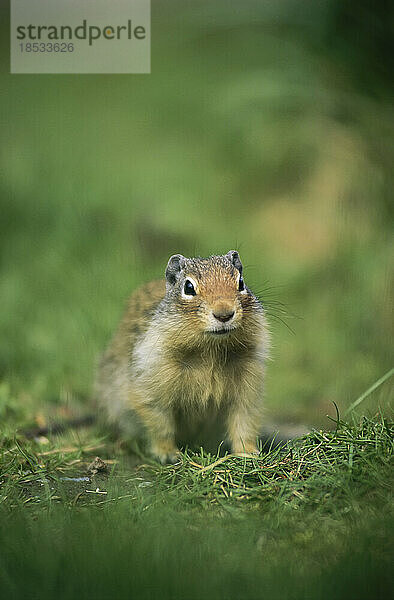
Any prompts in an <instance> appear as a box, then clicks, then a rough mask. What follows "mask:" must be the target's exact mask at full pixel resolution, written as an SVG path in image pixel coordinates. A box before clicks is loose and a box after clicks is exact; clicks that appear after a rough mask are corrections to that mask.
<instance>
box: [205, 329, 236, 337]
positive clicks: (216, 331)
mask: <svg viewBox="0 0 394 600" xmlns="http://www.w3.org/2000/svg"><path fill="white" fill-rule="evenodd" d="M231 331H233V329H232V328H230V327H226V328H225V329H224V328H223V329H210V330H209V331H208V333H212V334H213V335H224V334H225V333H230V332H231Z"/></svg>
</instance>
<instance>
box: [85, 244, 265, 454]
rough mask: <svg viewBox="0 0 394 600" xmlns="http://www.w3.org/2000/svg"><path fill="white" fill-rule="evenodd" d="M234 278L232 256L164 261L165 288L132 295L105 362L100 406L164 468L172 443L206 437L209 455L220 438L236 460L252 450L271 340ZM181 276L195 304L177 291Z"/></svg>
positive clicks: (254, 303) (237, 269)
mask: <svg viewBox="0 0 394 600" xmlns="http://www.w3.org/2000/svg"><path fill="white" fill-rule="evenodd" d="M240 273H242V265H241V263H240V261H239V257H238V254H237V253H236V252H234V251H232V252H230V253H228V254H227V255H224V256H213V257H210V258H208V259H199V258H197V259H185V258H184V257H181V256H180V255H176V256H175V257H171V259H170V261H169V263H168V267H167V271H166V281H164V280H163V281H154V282H151V283H148V284H146V285H144V286H142V287H141V288H139V289H138V290H137V291H136V292H134V294H132V296H131V298H130V301H129V304H128V307H127V310H126V313H125V315H124V317H123V319H122V321H121V323H120V326H119V328H118V330H117V332H116V334H115V336H114V338H113V340H112V342H111V344H110V346H109V348H108V350H107V351H106V353H105V354H104V356H103V359H102V361H101V364H100V368H99V371H98V375H97V381H96V395H97V398H98V400H99V402H100V403H101V405H102V406H103V407H104V408H105V410H106V413H107V414H108V416H109V419H110V420H112V421H113V422H116V423H118V424H121V425H122V424H123V425H124V426H125V427H128V430H129V435H130V436H135V437H141V436H143V437H145V438H146V439H147V440H148V442H149V446H150V451H151V453H152V454H153V455H155V456H156V457H158V458H159V459H160V460H161V461H162V462H168V461H174V460H175V459H176V454H177V449H178V447H177V445H176V442H177V441H178V443H179V444H182V445H185V444H189V445H190V444H191V443H192V442H193V441H197V442H198V443H201V442H202V441H203V440H204V439H205V434H206V433H207V432H208V437H209V436H210V437H211V438H213V443H214V447H217V445H218V444H219V443H220V442H221V441H222V440H223V439H224V436H226V438H227V439H228V441H229V443H230V445H231V448H232V450H233V452H237V453H239V452H247V453H248V452H254V451H256V450H257V446H256V439H257V436H258V434H259V432H260V430H261V421H262V384H263V374H264V360H265V357H266V355H267V348H268V333H267V327H266V322H265V317H264V313H263V309H262V307H261V305H260V303H259V302H258V300H257V299H256V298H255V296H254V295H253V294H252V292H251V291H250V290H248V289H245V290H244V291H243V292H240V291H239V290H238V286H239V283H238V281H239V277H240ZM188 278H190V280H192V281H193V282H194V283H195V286H196V290H195V291H196V294H195V295H194V296H189V295H187V296H185V295H184V294H183V293H182V290H184V283H185V280H186V279H188ZM232 312H234V315H233V316H232V317H231V319H230V320H229V321H228V323H227V322H224V323H222V321H220V320H218V319H222V318H225V319H227V318H228V315H231V313H232ZM215 315H216V317H215ZM226 315H227V316H226ZM230 328H231V329H230ZM221 330H225V331H226V332H227V331H228V332H227V333H224V334H222V335H221V334H218V333H217V331H221ZM203 443H204V442H203Z"/></svg>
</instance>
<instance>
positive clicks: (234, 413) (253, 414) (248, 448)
mask: <svg viewBox="0 0 394 600" xmlns="http://www.w3.org/2000/svg"><path fill="white" fill-rule="evenodd" d="M260 427H261V409H260V407H259V406H258V404H257V403H256V401H253V400H250V399H249V400H248V399H247V398H239V400H238V402H237V403H235V402H234V404H233V405H232V406H231V408H230V411H229V413H228V417H227V434H228V439H229V441H230V444H231V450H232V452H234V453H235V454H252V453H256V452H257V453H258V452H259V447H258V436H259V433H260Z"/></svg>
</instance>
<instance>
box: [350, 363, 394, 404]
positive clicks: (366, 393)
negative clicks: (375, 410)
mask: <svg viewBox="0 0 394 600" xmlns="http://www.w3.org/2000/svg"><path fill="white" fill-rule="evenodd" d="M393 374H394V368H392V369H390V370H389V371H387V373H385V374H384V375H383V376H382V377H381V378H380V379H378V380H377V381H375V383H374V384H372V385H371V387H369V388H368V389H367V390H366V391H365V392H364V393H363V394H361V396H360V397H359V398H357V400H355V401H354V402H352V403H351V405H350V406H349V407H348V408H347V410H346V411H345V415H347V414H349V413H350V412H351V411H352V410H354V409H355V408H356V407H357V406H358V405H359V404H361V402H362V401H363V400H365V398H367V397H368V396H369V395H370V394H372V392H374V391H375V390H376V389H377V388H378V387H379V386H380V385H382V383H384V382H385V381H387V379H390V377H391V376H392V375H393Z"/></svg>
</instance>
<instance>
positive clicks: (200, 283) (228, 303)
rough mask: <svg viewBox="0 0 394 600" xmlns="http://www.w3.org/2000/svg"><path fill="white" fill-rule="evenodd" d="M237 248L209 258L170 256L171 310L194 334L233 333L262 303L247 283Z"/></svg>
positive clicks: (168, 288)
mask: <svg viewBox="0 0 394 600" xmlns="http://www.w3.org/2000/svg"><path fill="white" fill-rule="evenodd" d="M242 270H243V267H242V263H241V259H240V257H239V254H238V252H237V251H236V250H230V251H229V252H227V254H224V255H220V256H210V257H209V258H186V257H184V256H182V254H174V255H173V256H171V257H170V259H169V261H168V264H167V268H166V297H167V299H168V300H169V303H168V306H170V308H171V312H173V313H176V314H177V315H180V316H181V317H182V326H185V327H188V328H189V331H190V333H191V334H194V335H198V334H206V335H207V336H209V337H211V338H223V336H224V337H230V336H231V334H232V333H233V332H235V331H236V330H237V329H238V328H240V327H241V326H242V325H244V323H245V318H246V316H247V315H248V314H249V315H250V314H253V312H256V310H257V311H261V305H260V303H259V302H258V300H257V299H256V298H255V296H254V295H253V294H252V292H251V291H250V290H249V289H248V288H247V287H246V285H245V283H244V280H243V276H242Z"/></svg>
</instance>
